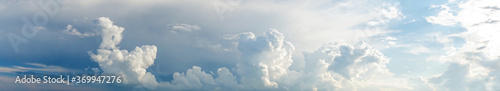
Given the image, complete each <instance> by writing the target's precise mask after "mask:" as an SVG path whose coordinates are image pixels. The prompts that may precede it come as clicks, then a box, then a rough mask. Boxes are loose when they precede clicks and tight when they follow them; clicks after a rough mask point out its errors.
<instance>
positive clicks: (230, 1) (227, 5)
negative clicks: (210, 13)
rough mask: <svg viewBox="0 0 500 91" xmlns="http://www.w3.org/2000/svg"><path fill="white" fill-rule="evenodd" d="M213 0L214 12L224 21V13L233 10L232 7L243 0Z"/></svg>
mask: <svg viewBox="0 0 500 91" xmlns="http://www.w3.org/2000/svg"><path fill="white" fill-rule="evenodd" d="M224 1H226V2H223V1H221V0H215V1H214V2H213V3H212V4H213V5H214V8H215V12H216V13H217V16H219V19H220V20H221V21H224V13H226V12H228V11H233V10H234V7H236V6H238V5H240V4H241V2H243V0H224Z"/></svg>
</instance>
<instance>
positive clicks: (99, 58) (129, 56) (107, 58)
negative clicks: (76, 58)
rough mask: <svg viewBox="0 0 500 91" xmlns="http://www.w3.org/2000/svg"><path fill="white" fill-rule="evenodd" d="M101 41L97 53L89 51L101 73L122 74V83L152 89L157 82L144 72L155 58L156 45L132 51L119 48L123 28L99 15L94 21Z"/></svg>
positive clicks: (152, 76)
mask: <svg viewBox="0 0 500 91" xmlns="http://www.w3.org/2000/svg"><path fill="white" fill-rule="evenodd" d="M94 23H95V25H96V26H97V28H98V29H97V30H98V32H100V34H101V37H102V42H101V45H100V47H99V49H98V50H97V54H94V53H92V52H89V54H90V56H91V58H92V60H93V61H95V62H97V63H98V64H99V67H100V69H102V71H103V73H104V74H106V73H111V74H117V75H122V76H123V78H124V81H123V82H124V83H126V84H134V85H138V86H142V87H146V88H148V89H153V88H154V87H155V86H156V85H158V83H157V82H156V79H155V77H154V75H152V74H151V73H149V72H146V68H148V67H149V66H151V65H153V63H154V59H155V58H156V50H157V49H156V46H154V45H144V46H141V47H136V48H135V49H134V50H132V51H130V52H129V51H127V50H120V49H119V47H118V44H119V43H120V41H121V40H122V32H123V30H124V28H122V27H118V26H116V25H113V21H111V20H109V18H106V17H100V18H98V19H96V20H95V21H94Z"/></svg>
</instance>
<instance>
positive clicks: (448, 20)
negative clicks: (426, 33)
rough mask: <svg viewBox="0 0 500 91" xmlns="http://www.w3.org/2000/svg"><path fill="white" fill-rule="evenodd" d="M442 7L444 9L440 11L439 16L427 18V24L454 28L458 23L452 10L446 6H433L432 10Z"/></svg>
mask: <svg viewBox="0 0 500 91" xmlns="http://www.w3.org/2000/svg"><path fill="white" fill-rule="evenodd" d="M437 7H440V8H441V9H443V10H442V11H440V12H439V13H438V14H437V16H429V17H425V20H427V22H429V23H432V24H439V25H444V26H452V25H455V24H456V23H457V21H456V19H455V18H456V17H455V16H454V15H453V14H452V13H451V12H450V8H449V7H448V6H446V5H439V6H434V5H433V6H432V7H431V8H437Z"/></svg>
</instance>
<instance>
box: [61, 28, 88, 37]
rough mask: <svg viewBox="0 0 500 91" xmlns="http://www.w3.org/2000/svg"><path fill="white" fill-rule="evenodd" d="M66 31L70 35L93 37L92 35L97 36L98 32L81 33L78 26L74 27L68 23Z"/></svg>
mask: <svg viewBox="0 0 500 91" xmlns="http://www.w3.org/2000/svg"><path fill="white" fill-rule="evenodd" d="M63 32H64V33H66V34H69V35H75V36H78V37H81V38H83V37H91V36H95V35H96V34H95V33H81V32H79V31H78V30H76V28H73V26H72V25H68V26H66V29H65V30H63Z"/></svg>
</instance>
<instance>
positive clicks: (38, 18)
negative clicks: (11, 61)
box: [7, 0, 60, 53]
mask: <svg viewBox="0 0 500 91" xmlns="http://www.w3.org/2000/svg"><path fill="white" fill-rule="evenodd" d="M36 3H37V5H38V6H39V8H41V9H42V10H39V11H38V12H36V13H35V14H33V15H32V17H31V18H30V17H26V16H23V17H22V18H21V20H22V21H23V23H24V25H23V26H22V28H21V35H22V36H20V35H18V34H15V33H12V32H10V33H8V34H7V37H8V39H9V41H10V44H11V45H12V49H14V52H16V53H18V52H19V45H21V44H26V43H28V41H29V40H28V39H31V38H33V37H35V36H36V34H37V33H38V30H40V29H41V28H43V27H42V26H45V25H46V24H47V23H48V22H49V16H50V17H54V16H55V15H56V14H57V13H58V12H59V8H60V5H59V3H58V2H57V1H56V0H39V1H37V2H36ZM30 19H31V21H30Z"/></svg>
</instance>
